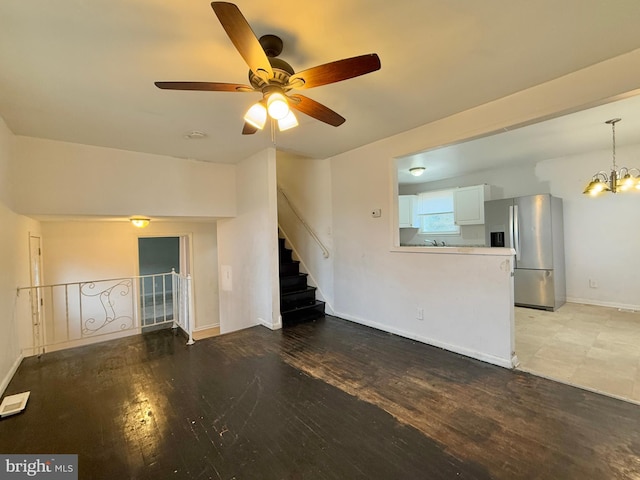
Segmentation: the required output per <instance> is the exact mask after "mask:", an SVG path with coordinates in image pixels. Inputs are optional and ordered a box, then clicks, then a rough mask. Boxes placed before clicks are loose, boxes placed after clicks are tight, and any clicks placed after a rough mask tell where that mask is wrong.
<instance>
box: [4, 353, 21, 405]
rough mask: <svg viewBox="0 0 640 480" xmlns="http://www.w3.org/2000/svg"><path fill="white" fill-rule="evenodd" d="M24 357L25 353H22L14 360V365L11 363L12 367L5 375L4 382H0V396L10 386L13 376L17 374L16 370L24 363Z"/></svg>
mask: <svg viewBox="0 0 640 480" xmlns="http://www.w3.org/2000/svg"><path fill="white" fill-rule="evenodd" d="M23 358H24V355H22V353H20V355H18V358H16V361H15V362H13V365H11V368H10V369H9V371H8V372H7V374H6V375H5V377H4V378H3V379H2V383H0V397H1V396H2V395H4V391H5V390H6V389H7V387H8V386H9V383H10V382H11V379H12V378H13V376H14V375H15V374H16V371H18V367H19V366H20V364H21V363H22V359H23Z"/></svg>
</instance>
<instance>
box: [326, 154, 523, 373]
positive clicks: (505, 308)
mask: <svg viewBox="0 0 640 480" xmlns="http://www.w3.org/2000/svg"><path fill="white" fill-rule="evenodd" d="M389 161H390V158H385V156H384V155H383V156H381V155H379V154H376V153H375V151H374V150H372V149H369V148H363V149H359V150H358V151H354V152H350V153H348V154H345V155H342V156H340V157H337V158H335V159H334V161H333V162H332V184H333V199H332V201H333V206H334V208H333V231H334V247H335V258H334V278H335V285H334V292H335V293H334V310H335V313H336V315H337V316H338V317H342V318H346V319H349V320H353V321H356V322H359V323H362V324H365V325H370V326H373V327H376V328H379V329H382V330H386V331H390V332H393V333H397V334H400V335H403V336H405V337H409V338H414V339H417V340H420V341H423V342H426V343H429V344H432V345H437V346H440V347H443V348H447V349H449V350H452V351H456V352H459V353H462V354H464V355H468V356H471V357H475V358H479V359H482V360H485V361H488V362H491V363H494V364H497V365H502V366H505V367H510V366H511V365H512V363H511V362H512V351H513V341H512V339H513V337H512V322H513V282H512V279H511V255H510V253H509V250H507V249H500V253H501V256H490V255H465V254H451V253H446V254H445V253H429V252H427V251H425V250H424V249H422V253H407V252H397V251H391V248H392V243H391V229H392V228H393V227H392V225H393V221H392V218H393V215H391V214H390V212H391V203H392V191H393V180H394V179H392V178H391V176H390V169H389V168H388V164H389ZM364 170H367V171H368V172H369V173H368V174H367V176H366V181H362V171H364ZM375 208H381V209H382V212H383V214H382V217H380V218H373V217H372V216H371V214H370V211H371V210H373V209H375ZM431 252H433V250H431ZM492 253H496V254H497V253H498V252H497V251H494V252H492ZM419 309H422V310H423V311H424V319H423V320H420V319H418V318H417V317H418V310H419Z"/></svg>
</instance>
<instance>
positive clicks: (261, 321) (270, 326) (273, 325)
mask: <svg viewBox="0 0 640 480" xmlns="http://www.w3.org/2000/svg"><path fill="white" fill-rule="evenodd" d="M258 323H259V324H260V325H262V326H263V327H266V328H268V329H269V330H280V329H281V328H282V317H279V321H278V322H276V323H270V322H267V321H265V320H264V319H262V318H260V317H258Z"/></svg>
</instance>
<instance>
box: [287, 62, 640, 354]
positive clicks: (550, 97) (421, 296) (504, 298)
mask: <svg viewBox="0 0 640 480" xmlns="http://www.w3.org/2000/svg"><path fill="white" fill-rule="evenodd" d="M612 71H616V72H617V73H616V75H611V72H612ZM639 84H640V50H637V51H634V52H631V53H629V54H626V55H622V56H620V57H617V58H614V59H611V60H608V61H606V62H602V63H601V64H597V65H594V66H592V67H589V68H587V69H584V70H581V71H579V72H575V73H572V74H570V75H566V76H564V77H561V78H559V79H556V80H554V81H551V82H548V83H545V84H542V85H539V86H536V87H533V88H531V89H528V90H525V91H522V92H518V93H516V94H513V95H510V96H508V97H505V98H503V99H500V100H497V101H495V102H491V103H488V104H485V105H482V106H479V107H477V108H474V109H470V110H467V111H465V112H462V113H460V114H457V115H453V116H451V117H448V118H445V119H442V120H440V121H437V122H433V123H431V124H428V125H425V126H422V127H419V128H416V129H414V130H411V131H409V132H405V133H402V134H399V135H396V136H393V137H390V138H388V139H384V140H381V141H378V142H375V143H373V144H370V145H366V146H364V147H362V148H359V149H357V150H354V151H351V152H347V153H345V154H342V155H339V156H337V157H335V158H333V159H331V173H332V178H331V183H332V199H331V201H332V207H333V246H334V251H335V256H334V278H335V282H334V292H335V293H334V309H335V311H336V314H337V315H338V316H341V317H344V318H347V319H351V320H355V321H359V322H361V323H365V324H369V325H374V326H376V327H378V328H381V329H383V330H387V331H391V332H397V333H401V334H402V335H406V336H409V337H414V338H419V339H421V340H423V341H427V342H429V343H434V344H437V345H442V346H446V348H450V349H451V350H454V351H459V352H461V353H465V354H467V355H470V356H475V357H477V358H483V359H485V360H488V361H492V362H494V363H497V364H501V365H509V364H510V360H511V358H510V350H511V348H512V346H513V307H512V305H513V298H512V295H513V294H512V282H511V280H510V277H509V275H510V273H509V268H507V267H508V263H507V262H506V260H507V259H506V258H501V257H488V256H487V257H485V256H473V255H466V256H465V255H451V254H445V253H440V254H438V253H434V254H430V253H429V254H427V253H422V254H420V253H404V252H394V251H391V250H392V248H391V245H392V238H393V223H394V222H393V217H394V215H396V213H394V209H395V205H396V204H395V200H394V197H395V194H396V193H397V192H396V191H395V190H396V188H395V178H394V175H393V173H392V172H393V171H394V165H393V162H394V160H393V159H394V158H397V157H400V156H403V155H406V154H409V153H413V152H419V151H423V150H427V149H431V148H435V147H438V146H442V145H448V144H451V143H456V142H458V141H461V140H463V139H469V138H473V137H476V136H481V135H486V134H489V133H491V132H497V131H500V130H501V129H503V128H506V127H512V126H514V125H518V124H522V123H526V122H532V121H536V120H540V119H543V118H546V117H548V116H553V115H556V114H558V113H560V112H568V111H571V110H576V109H579V108H581V107H584V106H588V105H592V104H593V103H597V102H603V101H605V100H606V99H608V98H611V97H614V96H617V95H623V94H625V93H626V92H629V91H631V90H633V89H635V88H637V86H638V85H639ZM363 172H366V173H365V174H363ZM292 175H293V173H292ZM542 181H543V182H544V181H547V179H546V178H545V179H542ZM306 186H307V187H308V186H309V185H308V182H307V185H306ZM304 188H305V186H301V191H304ZM506 193H507V192H503V194H506ZM374 208H381V209H382V212H383V216H382V218H378V219H374V218H371V216H370V214H369V212H370V210H371V209H374ZM569 261H571V260H569ZM421 306H423V307H424V308H425V314H426V315H428V317H427V319H425V320H423V321H419V320H416V318H415V317H416V309H417V308H419V307H421ZM427 312H428V313H427Z"/></svg>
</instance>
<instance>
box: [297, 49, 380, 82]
mask: <svg viewBox="0 0 640 480" xmlns="http://www.w3.org/2000/svg"><path fill="white" fill-rule="evenodd" d="M376 70H380V58H378V55H376V54H375V53H370V54H367V55H360V56H359V57H352V58H345V59H343V60H338V61H335V62H331V63H325V64H324V65H319V66H317V67H313V68H309V69H307V70H303V71H302V72H298V73H296V74H295V75H292V76H291V78H290V79H289V84H290V85H292V86H293V88H313V87H319V86H321V85H327V84H329V83H336V82H341V81H342V80H347V79H349V78H353V77H359V76H360V75H364V74H365V73H370V72H375V71H376ZM298 84H300V85H298Z"/></svg>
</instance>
